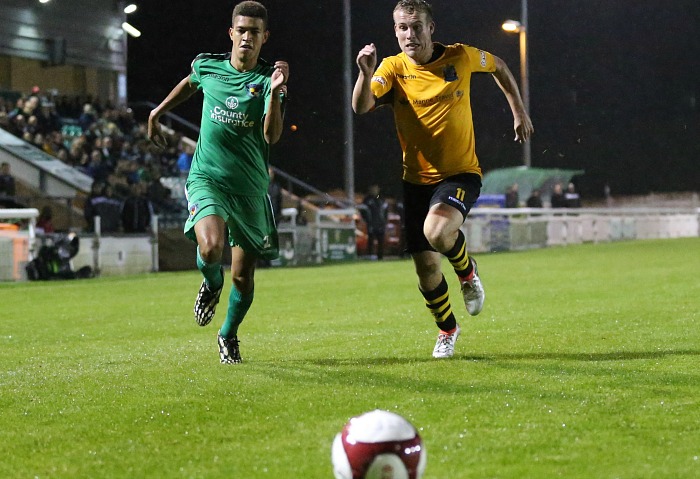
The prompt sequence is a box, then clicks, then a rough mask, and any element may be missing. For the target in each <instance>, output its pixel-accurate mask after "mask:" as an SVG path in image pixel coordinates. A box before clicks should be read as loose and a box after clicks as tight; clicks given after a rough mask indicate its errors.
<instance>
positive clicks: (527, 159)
mask: <svg viewBox="0 0 700 479" xmlns="http://www.w3.org/2000/svg"><path fill="white" fill-rule="evenodd" d="M520 15H521V17H520V21H519V22H518V21H516V20H506V21H505V22H504V23H503V25H502V28H503V30H505V31H506V32H508V33H518V34H519V37H520V90H521V94H522V97H523V104H524V105H525V111H526V112H527V114H528V115H530V80H529V71H528V62H527V0H522V2H521V14H520ZM523 165H525V166H526V167H528V168H529V167H530V166H532V149H531V146H530V142H529V141H525V142H523Z"/></svg>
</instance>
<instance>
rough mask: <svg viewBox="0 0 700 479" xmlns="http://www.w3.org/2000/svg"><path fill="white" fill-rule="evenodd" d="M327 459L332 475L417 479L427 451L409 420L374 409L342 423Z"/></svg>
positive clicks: (347, 478) (339, 477) (360, 478)
mask: <svg viewBox="0 0 700 479" xmlns="http://www.w3.org/2000/svg"><path fill="white" fill-rule="evenodd" d="M331 459H332V461H333V474H334V475H335V478H336V479H420V478H421V477H423V472H425V465H426V462H427V454H426V451H425V446H423V441H422V440H421V438H420V435H419V434H418V431H416V428H415V427H413V425H412V424H411V423H410V422H408V421H407V420H406V419H404V418H403V417H402V416H400V415H398V414H395V413H393V412H389V411H382V410H381V409H377V410H374V411H371V412H367V413H365V414H362V415H360V416H356V417H354V418H352V419H350V421H349V422H348V423H347V424H345V427H343V430H342V431H341V432H340V433H338V434H337V435H336V436H335V439H334V440H333V447H332V450H331Z"/></svg>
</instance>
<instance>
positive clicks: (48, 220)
mask: <svg viewBox="0 0 700 479" xmlns="http://www.w3.org/2000/svg"><path fill="white" fill-rule="evenodd" d="M36 229H37V233H43V234H50V233H55V232H56V230H55V229H54V226H53V210H52V209H51V207H50V206H48V205H47V206H44V207H43V208H42V209H41V213H40V214H39V218H37V220H36Z"/></svg>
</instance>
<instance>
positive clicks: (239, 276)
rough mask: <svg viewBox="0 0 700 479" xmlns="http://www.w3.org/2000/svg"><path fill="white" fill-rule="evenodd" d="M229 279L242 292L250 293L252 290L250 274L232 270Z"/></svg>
mask: <svg viewBox="0 0 700 479" xmlns="http://www.w3.org/2000/svg"><path fill="white" fill-rule="evenodd" d="M231 281H232V283H233V286H234V287H235V288H236V289H237V290H238V291H240V292H241V293H243V294H246V293H250V292H251V291H252V290H253V276H252V275H249V274H243V273H237V272H233V273H232V278H231Z"/></svg>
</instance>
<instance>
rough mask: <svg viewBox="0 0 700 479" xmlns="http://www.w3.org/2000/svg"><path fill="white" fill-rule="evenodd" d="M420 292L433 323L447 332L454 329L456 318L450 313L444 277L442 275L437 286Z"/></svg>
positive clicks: (450, 307)
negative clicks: (433, 319)
mask: <svg viewBox="0 0 700 479" xmlns="http://www.w3.org/2000/svg"><path fill="white" fill-rule="evenodd" d="M419 289H420V288H419ZM421 294H422V295H423V297H424V298H425V305H426V306H427V307H428V310H429V311H430V314H432V315H433V317H434V318H435V325H436V326H437V327H438V328H440V330H442V331H445V332H448V333H449V332H451V331H452V330H454V329H455V328H456V327H457V320H456V319H455V315H454V313H452V306H450V294H449V292H448V290H447V281H446V280H445V277H444V276H443V277H442V281H441V282H440V284H439V285H438V287H437V288H435V289H434V290H432V291H427V292H426V291H422V290H421Z"/></svg>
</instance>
